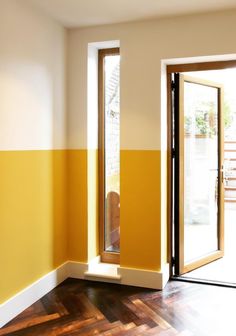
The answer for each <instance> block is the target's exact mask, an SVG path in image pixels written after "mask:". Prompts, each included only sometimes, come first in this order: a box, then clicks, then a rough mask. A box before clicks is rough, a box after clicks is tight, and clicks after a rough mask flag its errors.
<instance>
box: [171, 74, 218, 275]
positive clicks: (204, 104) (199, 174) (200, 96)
mask: <svg viewBox="0 0 236 336" xmlns="http://www.w3.org/2000/svg"><path fill="white" fill-rule="evenodd" d="M176 78H177V80H178V85H177V88H178V90H177V91H178V92H176V94H177V95H178V117H177V118H176V122H177V123H178V125H177V129H178V130H177V133H176V136H177V142H178V159H177V160H178V162H177V164H178V178H177V179H176V180H177V183H178V188H177V190H178V195H177V197H178V220H177V222H178V226H177V237H178V242H177V244H176V248H177V250H178V251H177V257H178V267H177V273H178V274H179V275H181V274H184V273H187V272H189V271H191V270H193V269H195V268H198V267H200V266H202V265H205V264H207V263H209V262H212V261H213V260H216V259H218V258H221V257H223V254H224V167H223V162H224V161H223V160H224V158H223V155H224V143H223V141H224V134H223V131H224V128H223V116H222V115H223V111H222V102H223V88H222V86H221V85H219V84H217V83H213V82H209V81H205V80H201V79H199V78H192V77H188V76H185V75H181V74H180V75H179V74H178V75H176Z"/></svg>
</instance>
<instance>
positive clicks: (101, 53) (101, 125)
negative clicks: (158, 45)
mask: <svg viewBox="0 0 236 336" xmlns="http://www.w3.org/2000/svg"><path fill="white" fill-rule="evenodd" d="M109 55H120V48H109V49H100V50H98V178H99V181H98V189H99V199H98V201H99V216H98V217H99V253H100V257H101V262H105V263H113V264H119V263H120V253H117V252H106V251H105V248H104V247H105V239H104V235H105V228H104V226H105V189H104V187H105V179H104V176H105V133H104V129H105V116H104V112H105V103H104V93H105V90H104V84H105V82H104V59H105V57H106V56H109Z"/></svg>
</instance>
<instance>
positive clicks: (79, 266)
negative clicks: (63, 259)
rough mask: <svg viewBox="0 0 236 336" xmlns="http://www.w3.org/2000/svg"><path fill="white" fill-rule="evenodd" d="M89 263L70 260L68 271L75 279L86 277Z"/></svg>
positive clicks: (70, 276) (69, 275)
mask: <svg viewBox="0 0 236 336" xmlns="http://www.w3.org/2000/svg"><path fill="white" fill-rule="evenodd" d="M88 267H89V266H88V264H87V263H82V262H77V261H68V262H67V271H68V277H69V278H75V279H84V274H85V272H87V271H88Z"/></svg>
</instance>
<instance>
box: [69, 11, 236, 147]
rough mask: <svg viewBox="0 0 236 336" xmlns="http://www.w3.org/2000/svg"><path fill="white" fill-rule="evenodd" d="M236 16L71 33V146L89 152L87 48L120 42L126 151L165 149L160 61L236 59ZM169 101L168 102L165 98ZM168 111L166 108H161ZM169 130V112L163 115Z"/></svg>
mask: <svg viewBox="0 0 236 336" xmlns="http://www.w3.org/2000/svg"><path fill="white" fill-rule="evenodd" d="M235 31H236V11H226V12H219V13H212V14H201V15H190V16H182V17H176V18H169V19H160V20H155V21H143V22H139V23H129V24H116V25H106V26H100V27H99V26H98V27H91V28H84V29H71V30H70V31H69V41H68V47H69V50H68V51H69V52H68V76H69V77H68V94H69V95H68V100H69V119H68V145H69V148H86V147H87V134H86V131H87V49H88V43H91V42H98V41H107V40H120V48H121V149H160V147H161V134H165V133H166V132H165V131H164V130H163V129H162V130H161V129H160V125H161V99H160V97H161V72H162V69H161V61H162V60H164V59H170V58H183V57H195V56H210V55H224V54H236V43H235V42H234V40H235V36H234V35H235ZM163 99H165V97H163ZM162 106H164V107H163V108H165V104H162ZM162 116H163V118H164V122H162V127H163V125H165V124H166V123H165V111H164V114H162Z"/></svg>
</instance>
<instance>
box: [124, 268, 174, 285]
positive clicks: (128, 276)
mask: <svg viewBox="0 0 236 336" xmlns="http://www.w3.org/2000/svg"><path fill="white" fill-rule="evenodd" d="M118 273H119V274H120V276H121V281H120V283H121V284H123V285H130V286H138V287H146V288H153V289H163V288H164V287H165V285H166V283H167V282H168V280H169V265H168V264H167V265H165V267H164V268H163V270H162V271H161V272H156V271H150V270H142V269H135V268H127V267H118Z"/></svg>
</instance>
